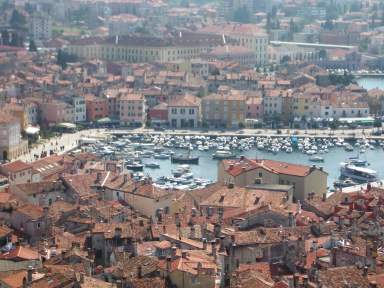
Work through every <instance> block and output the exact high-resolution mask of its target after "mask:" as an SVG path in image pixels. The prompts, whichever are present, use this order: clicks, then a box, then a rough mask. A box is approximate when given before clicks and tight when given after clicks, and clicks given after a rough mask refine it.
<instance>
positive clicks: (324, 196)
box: [323, 193, 327, 202]
mask: <svg viewBox="0 0 384 288" xmlns="http://www.w3.org/2000/svg"><path fill="white" fill-rule="evenodd" d="M325 201H327V193H323V202H325Z"/></svg>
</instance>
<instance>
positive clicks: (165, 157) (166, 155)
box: [153, 153, 170, 160]
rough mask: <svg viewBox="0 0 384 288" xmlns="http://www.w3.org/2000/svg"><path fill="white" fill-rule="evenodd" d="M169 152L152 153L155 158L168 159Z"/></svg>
mask: <svg viewBox="0 0 384 288" xmlns="http://www.w3.org/2000/svg"><path fill="white" fill-rule="evenodd" d="M169 157H170V156H169V154H166V153H161V154H155V155H153V158H155V159H161V160H167V159H169Z"/></svg>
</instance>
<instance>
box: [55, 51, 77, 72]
mask: <svg viewBox="0 0 384 288" xmlns="http://www.w3.org/2000/svg"><path fill="white" fill-rule="evenodd" d="M77 60H78V57H77V56H76V55H72V54H69V53H67V52H65V51H63V50H61V49H59V51H57V61H56V63H57V64H58V65H60V66H61V68H62V69H65V68H67V63H69V62H76V61H77Z"/></svg>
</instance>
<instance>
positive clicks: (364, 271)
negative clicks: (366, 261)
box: [363, 266, 368, 277]
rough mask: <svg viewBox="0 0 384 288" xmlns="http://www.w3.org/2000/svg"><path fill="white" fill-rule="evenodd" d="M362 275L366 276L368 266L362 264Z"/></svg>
mask: <svg viewBox="0 0 384 288" xmlns="http://www.w3.org/2000/svg"><path fill="white" fill-rule="evenodd" d="M363 276H364V277H367V276H368V266H364V268H363Z"/></svg>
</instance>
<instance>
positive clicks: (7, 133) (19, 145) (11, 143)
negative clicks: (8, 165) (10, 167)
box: [0, 113, 28, 160]
mask: <svg viewBox="0 0 384 288" xmlns="http://www.w3.org/2000/svg"><path fill="white" fill-rule="evenodd" d="M27 151H28V141H23V140H22V139H21V127H20V121H19V120H18V119H17V118H14V117H13V116H11V115H9V114H6V113H0V160H10V159H14V158H16V157H18V156H20V155H22V154H24V153H26V152H27Z"/></svg>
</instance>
